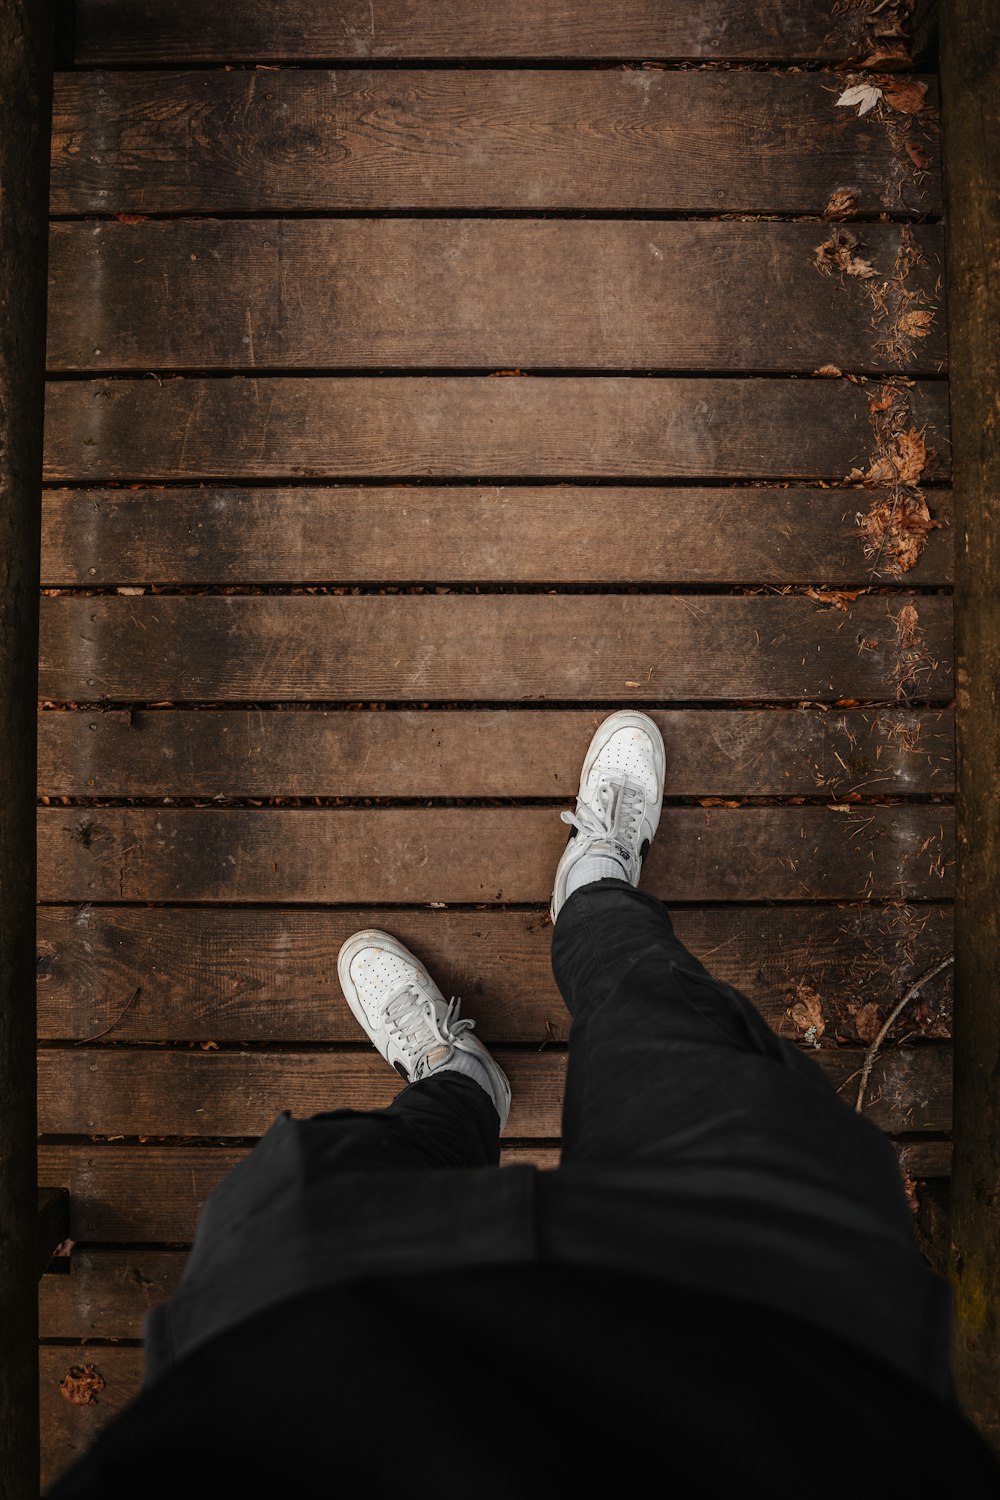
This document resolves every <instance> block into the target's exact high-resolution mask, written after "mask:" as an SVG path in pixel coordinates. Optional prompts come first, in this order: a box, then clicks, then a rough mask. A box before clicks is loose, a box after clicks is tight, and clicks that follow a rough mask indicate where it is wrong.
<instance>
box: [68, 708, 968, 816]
mask: <svg viewBox="0 0 1000 1500" xmlns="http://www.w3.org/2000/svg"><path fill="white" fill-rule="evenodd" d="M604 717H605V716H604V714H603V713H602V712H601V711H600V710H597V709H581V710H578V711H577V710H571V709H550V710H546V711H545V712H539V711H537V710H533V709H471V710H467V711H461V712H456V711H443V712H442V711H437V710H434V709H422V710H418V711H409V710H405V709H402V710H399V711H396V712H392V713H388V712H387V713H355V712H351V711H350V710H348V711H342V710H333V711H329V710H325V709H320V710H316V709H286V710H248V711H243V710H238V709H227V710H224V711H216V710H212V709H198V710H196V711H194V712H182V711H177V712H171V711H163V710H159V709H154V710H149V711H143V710H140V709H124V710H119V709H105V710H96V711H95V710H91V709H84V710H81V711H74V710H68V711H65V712H43V713H41V714H40V715H39V721H38V742H39V757H38V790H39V793H40V794H41V795H43V796H45V795H48V796H76V797H167V796H169V797H226V798H241V797H408V798H409V797H476V798H479V797H562V796H566V795H568V794H570V793H572V792H573V791H574V790H575V786H576V781H577V777H578V773H579V767H580V764H581V763H582V759H583V755H584V753H585V751H586V748H587V745H588V743H589V742H590V737H591V735H592V734H593V733H594V731H595V730H596V729H597V727H598V725H599V724H600V722H601V720H602V719H603V718H604ZM652 717H653V719H654V720H655V722H656V723H657V724H658V725H659V726H660V730H661V732H662V733H663V736H664V741H665V744H666V746H667V760H668V767H669V770H668V791H669V794H670V796H672V797H711V796H718V797H745V796H774V795H777V796H788V797H795V796H811V797H815V796H829V797H831V798H834V799H836V798H842V797H844V796H846V795H847V794H849V793H852V792H854V793H860V794H861V795H862V796H868V797H871V796H880V797H881V796H885V797H888V796H908V795H913V794H915V793H932V794H937V795H941V796H944V795H947V794H948V793H950V792H951V791H952V789H953V785H954V716H953V713H952V711H951V710H950V709H948V710H942V711H937V712H935V711H933V710H926V711H917V710H910V709H905V708H883V709H840V710H836V711H826V712H823V711H820V710H815V709H795V710H784V709H715V710H713V711H711V712H707V711H705V710H704V709H654V710H653V712H652Z"/></svg>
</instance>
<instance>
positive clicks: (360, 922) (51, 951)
mask: <svg viewBox="0 0 1000 1500" xmlns="http://www.w3.org/2000/svg"><path fill="white" fill-rule="evenodd" d="M671 920H672V922H673V925H674V930H675V932H676V933H677V935H678V937H679V938H680V940H681V941H682V942H683V943H685V944H686V945H687V947H689V948H690V949H691V951H692V952H693V953H695V954H697V955H698V957H699V958H701V959H702V961H703V962H704V963H705V964H706V965H707V966H708V968H709V969H710V970H711V972H712V973H713V974H716V975H717V976H718V977H719V978H720V979H721V980H723V981H724V982H725V983H727V984H732V985H735V986H736V988H737V989H739V990H740V991H741V992H742V993H743V994H745V995H747V996H748V997H749V999H750V1000H751V1001H752V1002H753V1003H754V1005H756V1007H757V1009H758V1010H759V1011H760V1012H761V1014H762V1015H763V1016H764V1017H765V1019H766V1020H767V1021H768V1022H769V1023H770V1024H771V1026H773V1027H774V1028H775V1029H776V1030H778V1031H780V1032H781V1033H782V1034H783V1035H786V1036H790V1037H795V1038H798V1037H801V1036H802V1035H803V1034H804V1033H805V1032H806V1031H807V1030H808V1029H809V1027H810V1026H813V1027H815V1028H816V1032H817V1034H818V1037H819V1038H822V1042H823V1045H828V1044H829V1043H831V1042H833V1041H841V1042H851V1043H855V1044H858V1045H860V1044H861V1043H862V1042H869V1041H871V1039H872V1037H873V1035H874V1034H875V1031H876V1030H877V1028H878V1026H879V1025H880V1024H881V1022H882V1021H884V1020H885V1018H886V1016H887V1015H888V1014H889V1012H890V1010H891V1009H892V1008H893V1006H894V1005H895V1003H896V1002H897V1001H898V1000H900V999H901V998H902V996H903V995H904V994H905V992H906V990H907V989H908V988H909V986H910V985H911V984H913V983H915V982H916V980H918V979H919V978H921V977H922V976H923V975H924V974H926V973H927V972H928V971H929V970H930V969H932V968H933V967H934V966H935V965H936V964H937V963H939V962H940V960H941V958H943V957H944V956H945V955H946V954H948V953H949V952H950V951H951V944H952V914H951V910H950V908H949V907H947V906H919V907H914V906H872V905H859V906H851V907H808V906H790V907H776V908H774V907H771V908H769V907H762V906H757V907H726V908H724V909H721V908H715V909H713V908H707V909H703V910H698V909H697V908H690V907H679V908H677V909H676V910H674V911H673V912H672V913H671ZM371 926H374V927H378V928H383V929H388V930H389V931H390V932H392V933H393V934H394V935H395V936H397V937H398V938H400V939H401V941H403V942H404V943H406V944H407V945H408V946H409V947H411V948H412V949H413V950H414V952H416V953H418V954H419V955H420V957H421V958H422V960H423V961H424V963H426V964H427V966H428V967H429V969H430V971H431V972H432V973H433V974H434V976H435V978H436V979H437V981H438V983H439V984H440V986H441V988H442V990H443V991H444V992H445V993H446V994H449V995H462V996H464V997H465V1003H464V1010H465V1011H466V1012H467V1013H468V1014H469V1015H471V1016H472V1017H473V1019H474V1020H475V1021H476V1022H477V1024H478V1026H479V1029H480V1030H481V1032H482V1034H483V1036H484V1037H488V1038H491V1039H492V1040H494V1041H497V1042H535V1043H536V1044H538V1045H541V1044H542V1043H543V1042H548V1041H554V1042H564V1041H566V1040H567V1038H568V1034H569V1017H568V1016H567V1014H566V1011H565V1007H564V1006H563V1003H562V998H561V996H560V995H559V993H558V991H557V990H556V987H555V983H554V981H553V979H552V973H551V962H550V949H551V941H552V930H551V927H550V925H549V921H548V917H547V914H544V913H542V912H538V911H476V912H465V911H441V910H435V911H429V910H422V911H421V910H399V909H395V910H392V911H388V910H387V911H384V912H379V911H375V912H374V913H373V912H372V910H371V908H370V907H364V908H354V909H348V910H344V909H342V908H340V909H336V908H335V909H325V910H321V911H310V910H303V909H301V908H297V907H296V908H289V907H285V908H280V907H278V908H273V907H272V908H260V907H255V908H254V909H253V910H252V911H242V910H240V909H239V908H235V909H226V908H224V907H221V908H202V909H197V908H194V909H193V908H191V907H183V908H171V907H152V908H150V907H108V906H91V905H89V904H88V905H85V906H81V907H73V908H65V907H42V908H40V910H39V913H38V934H39V948H38V968H37V973H38V1015H39V1035H40V1036H41V1037H42V1038H43V1039H45V1040H53V1041H55V1040H60V1041H69V1040H74V1041H80V1040H84V1039H86V1038H88V1037H94V1036H96V1035H97V1034H98V1033H105V1039H106V1040H107V1041H110V1042H161V1041H174V1042H180V1041H220V1042H225V1041H228V1042H233V1041H248V1042H249V1041H254V1042H265V1041H283V1042H314V1041H315V1042H342V1041H350V1042H355V1041H358V1040H359V1038H360V1033H359V1031H358V1028H357V1023H356V1021H355V1019H354V1017H353V1016H352V1015H351V1013H350V1011H349V1009H348V1008H347V1006H346V1004H345V1003H344V1002H343V1000H342V998H341V993H340V987H339V983H338V980H337V954H338V952H339V950H340V946H341V944H342V943H343V942H344V941H345V940H346V939H347V938H348V937H350V935H351V934H352V933H354V932H357V931H358V930H359V929H360V928H363V927H371ZM137 992H138V993H137ZM133 996H134V997H135V998H134V999H133ZM130 1001H132V1003H131V1004H130V1003H129V1002H130ZM126 1007H128V1008H127V1009H126ZM817 1007H818V1011H817ZM123 1012H124V1014H123ZM817 1014H818V1015H819V1016H820V1018H821V1020H820V1022H819V1023H818V1024H817V1021H816V1016H817ZM119 1018H120V1019H119ZM859 1027H860V1028H861V1029H860V1030H859ZM950 1027H951V970H950V969H946V970H944V971H943V972H942V973H941V974H940V975H939V976H938V977H937V978H936V979H934V980H933V981H931V982H930V983H929V984H927V985H926V986H925V987H924V989H923V991H922V992H921V999H920V1002H919V1004H915V1005H912V1006H910V1007H908V1008H907V1010H906V1012H905V1013H904V1014H903V1015H902V1016H901V1017H900V1019H899V1021H898V1022H897V1023H896V1025H895V1027H894V1028H893V1037H894V1038H895V1039H898V1038H899V1037H900V1036H905V1035H908V1034H910V1033H911V1032H915V1033H917V1034H918V1035H921V1036H933V1037H947V1035H948V1034H949V1032H950ZM106 1028H107V1030H106Z"/></svg>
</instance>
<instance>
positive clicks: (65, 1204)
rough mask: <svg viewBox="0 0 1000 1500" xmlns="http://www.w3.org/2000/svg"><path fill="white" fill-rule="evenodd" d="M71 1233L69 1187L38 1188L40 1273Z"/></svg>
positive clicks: (40, 1273)
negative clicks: (58, 1246)
mask: <svg viewBox="0 0 1000 1500" xmlns="http://www.w3.org/2000/svg"><path fill="white" fill-rule="evenodd" d="M68 1234H69V1189H68V1188H64V1187H47V1188H42V1187H40V1188H39V1189H38V1274H39V1276H41V1275H42V1273H43V1272H44V1271H45V1269H46V1267H47V1266H48V1263H49V1261H50V1260H51V1259H52V1252H53V1251H54V1250H55V1248H56V1246H57V1245H61V1244H62V1242H63V1240H64V1239H66V1237H67V1236H68Z"/></svg>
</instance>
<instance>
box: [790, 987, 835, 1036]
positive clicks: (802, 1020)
mask: <svg viewBox="0 0 1000 1500" xmlns="http://www.w3.org/2000/svg"><path fill="white" fill-rule="evenodd" d="M794 996H795V998H794V1000H793V1001H792V1004H791V1005H790V1006H789V1007H788V1011H787V1014H788V1016H789V1018H790V1019H791V1021H792V1023H793V1024H794V1025H795V1027H796V1028H797V1030H798V1031H800V1032H801V1033H802V1037H803V1040H804V1041H809V1042H813V1043H818V1042H819V1039H820V1037H821V1036H822V1035H823V1033H824V1031H825V1030H826V1021H825V1020H824V1018H823V1002H822V1000H821V999H820V997H819V995H818V994H817V993H816V991H815V990H814V989H813V988H812V986H811V985H808V984H806V983H804V982H803V983H800V984H797V985H796V986H795V990H794Z"/></svg>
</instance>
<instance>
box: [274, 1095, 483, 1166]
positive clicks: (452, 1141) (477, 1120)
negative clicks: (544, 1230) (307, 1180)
mask: <svg viewBox="0 0 1000 1500" xmlns="http://www.w3.org/2000/svg"><path fill="white" fill-rule="evenodd" d="M301 1123H302V1127H304V1129H305V1130H306V1133H307V1134H315V1135H316V1136H317V1137H319V1136H320V1135H322V1137H323V1139H324V1142H325V1144H324V1161H325V1162H326V1163H327V1165H328V1166H329V1167H330V1168H331V1169H337V1168H339V1167H347V1168H349V1169H350V1170H352V1171H354V1170H357V1169H358V1168H361V1167H365V1168H367V1167H402V1166H421V1167H495V1166H497V1165H498V1164H499V1161H500V1116H499V1115H498V1114H497V1111H496V1107H495V1105H494V1104H493V1101H492V1099H491V1098H490V1097H489V1095H488V1094H487V1092H486V1090H485V1089H484V1088H482V1087H480V1085H479V1084H478V1083H476V1081H475V1079H473V1078H468V1077H466V1076H465V1074H463V1073H453V1072H447V1071H446V1072H444V1073H439V1074H437V1075H436V1076H435V1077H432V1078H423V1079H421V1080H420V1081H419V1082H418V1083H411V1084H408V1085H407V1087H406V1088H405V1089H403V1091H402V1093H400V1094H397V1095H396V1098H395V1099H394V1100H393V1102H392V1103H391V1104H390V1105H389V1106H388V1108H386V1109H372V1110H354V1109H335V1110H330V1111H328V1112H326V1113H324V1114H318V1115H311V1116H310V1117H309V1119H307V1120H304V1121H302V1122H301Z"/></svg>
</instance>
